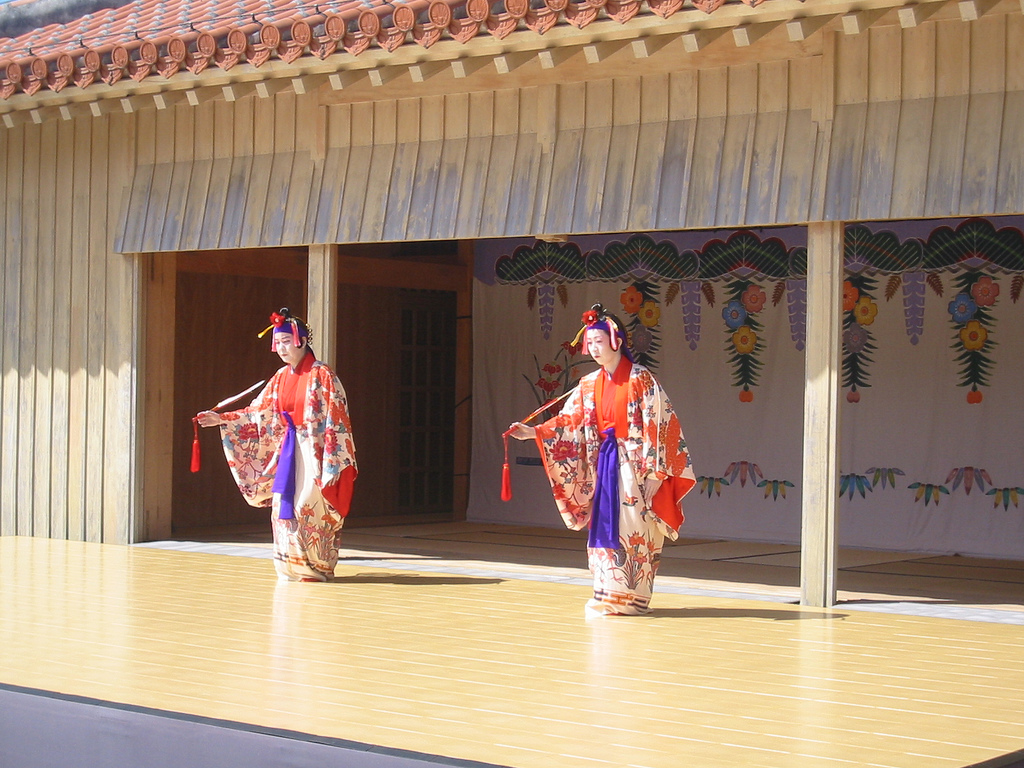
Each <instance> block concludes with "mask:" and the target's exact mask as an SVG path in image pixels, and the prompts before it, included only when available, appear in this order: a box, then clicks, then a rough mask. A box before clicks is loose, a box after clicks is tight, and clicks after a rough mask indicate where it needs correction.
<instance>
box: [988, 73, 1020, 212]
mask: <svg viewBox="0 0 1024 768" xmlns="http://www.w3.org/2000/svg"><path fill="white" fill-rule="evenodd" d="M1003 120H1004V121H1005V124H1006V126H1007V127H1008V128H1009V127H1017V126H1022V125H1024V91H1014V92H1012V93H1007V94H1006V96H1005V101H1004V104H1003ZM995 206H996V208H995V210H997V211H1024V142H1022V141H1021V140H1020V133H1019V132H1018V131H1017V130H1008V129H1004V130H1003V132H1002V139H1001V141H1000V145H999V171H998V176H997V181H996V201H995Z"/></svg>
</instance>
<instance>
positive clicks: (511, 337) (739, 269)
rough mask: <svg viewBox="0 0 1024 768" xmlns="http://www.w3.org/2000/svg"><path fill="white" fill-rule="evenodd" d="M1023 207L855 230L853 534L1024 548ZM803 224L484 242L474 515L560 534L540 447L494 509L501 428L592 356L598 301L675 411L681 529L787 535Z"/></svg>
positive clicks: (847, 541)
mask: <svg viewBox="0 0 1024 768" xmlns="http://www.w3.org/2000/svg"><path fill="white" fill-rule="evenodd" d="M1022 230H1024V219H1021V218H1019V217H1006V218H992V219H978V218H975V219H963V220H951V221H930V222H902V223H893V222H886V223H884V224H857V225H850V226H848V227H847V229H846V234H845V244H844V257H845V266H846V278H845V282H844V290H843V296H842V299H841V300H842V302H843V331H842V333H843V353H842V370H841V382H842V386H843V397H844V408H843V413H842V455H841V466H842V484H841V489H840V490H841V493H842V507H841V518H840V536H841V539H840V542H841V544H842V545H844V546H857V547H868V548H882V549H885V548H895V549H904V550H910V551H924V552H940V553H950V552H961V553H964V554H977V555H990V556H997V557H1011V558H1024V430H1021V429H1020V428H1019V426H1018V423H1017V422H1018V419H1019V416H1018V414H1019V412H1020V408H1021V403H1022V396H1024V377H1022V375H1021V373H1020V371H1021V366H1020V360H1021V359H1022V355H1024V302H1021V301H1020V298H1021V292H1022V288H1024V232H1022ZM806 265H807V249H806V230H805V229H803V228H800V227H787V228H779V229H762V230H730V231H704V232H677V233H652V234H648V233H626V234H622V235H619V236H605V237H581V238H576V239H572V240H570V241H567V242H557V243H549V242H541V241H525V240H524V241H486V242H483V243H480V244H478V247H477V260H476V283H475V309H474V315H475V319H476V321H477V323H478V327H480V328H484V329H487V330H485V331H484V332H483V333H480V334H477V338H476V342H475V351H474V366H475V370H474V379H475V384H474V386H475V390H474V431H475V435H474V461H473V483H472V491H471V499H470V517H471V518H472V519H478V520H499V521H507V522H524V523H530V524H539V525H555V524H557V522H558V520H557V515H556V514H555V512H554V507H553V503H552V502H551V499H550V492H549V490H548V487H547V483H546V481H545V479H544V476H543V472H542V471H541V470H540V468H539V467H537V466H535V465H533V463H532V457H533V451H532V450H531V448H532V446H531V445H530V444H528V443H527V444H518V445H515V446H513V451H514V452H516V453H517V459H518V461H519V462H521V463H517V464H516V465H515V466H514V468H513V484H514V486H515V496H514V499H513V501H512V502H509V503H507V504H502V503H501V502H500V501H499V500H498V494H499V491H500V486H499V484H498V475H497V471H498V470H500V466H501V441H500V434H501V431H502V430H503V429H504V428H505V427H506V426H507V425H508V423H509V422H510V421H512V420H513V419H515V418H519V417H521V416H522V415H525V414H526V413H529V412H530V411H532V410H533V409H534V408H536V407H537V404H538V403H539V402H543V401H544V400H545V399H546V398H549V397H552V396H554V395H557V394H560V393H561V392H563V391H565V390H566V389H567V388H569V387H572V386H573V385H574V384H575V382H576V381H577V380H578V379H579V377H580V376H581V375H583V374H584V373H586V372H588V371H590V370H593V364H592V363H590V362H589V358H587V357H586V356H585V355H583V354H582V353H581V352H580V350H578V349H576V348H573V347H572V346H571V345H570V344H569V343H568V342H569V341H570V340H571V339H572V338H573V337H574V336H575V334H576V331H577V330H578V328H579V317H580V314H581V312H582V311H583V310H584V309H586V308H588V307H589V306H590V304H591V303H593V302H595V301H601V302H602V303H603V304H604V305H605V306H606V307H609V308H610V309H612V310H613V311H615V312H616V313H617V314H618V315H619V316H620V317H621V318H622V319H623V321H624V322H625V324H626V326H627V328H628V330H629V333H630V337H631V339H632V344H633V347H634V350H635V351H636V353H637V358H638V360H639V361H640V362H642V363H643V364H644V365H647V366H648V367H650V368H651V369H652V370H653V371H654V372H655V374H656V375H657V377H658V379H659V380H660V381H661V382H662V384H663V385H664V387H665V388H666V390H667V392H668V394H669V397H670V398H671V399H672V402H673V404H674V405H675V406H676V408H677V410H678V411H679V413H680V419H681V421H682V425H683V428H684V430H685V431H686V434H687V439H688V442H689V444H690V446H691V450H692V456H693V461H694V466H695V470H696V472H697V474H698V476H699V484H698V487H697V489H696V490H695V491H694V493H692V494H690V496H689V497H688V498H687V500H686V504H685V508H686V514H687V522H686V524H685V528H684V530H683V535H687V536H698V537H709V538H711V537H715V538H717V537H721V538H730V539H758V540H767V541H779V542H788V543H795V542H796V541H798V540H799V529H800V484H801V481H800V473H801V439H802V434H801V430H802V423H803V417H802V399H803V375H804V372H803V349H804V345H805V342H806V338H805V329H806Z"/></svg>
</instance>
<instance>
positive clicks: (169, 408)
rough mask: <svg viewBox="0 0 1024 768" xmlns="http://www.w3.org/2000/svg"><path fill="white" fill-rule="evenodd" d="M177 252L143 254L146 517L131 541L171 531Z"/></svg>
mask: <svg viewBox="0 0 1024 768" xmlns="http://www.w3.org/2000/svg"><path fill="white" fill-rule="evenodd" d="M176 257H177V254H174V253H154V254H148V255H141V256H139V257H138V258H139V260H140V263H141V265H142V271H143V273H144V285H143V287H142V290H143V301H144V308H143V312H144V318H145V321H144V323H143V328H144V333H145V336H144V337H143V343H144V344H145V346H144V348H143V351H142V358H143V360H144V361H145V362H144V364H143V367H142V370H143V371H144V376H145V380H144V381H143V382H141V389H142V392H143V394H142V398H143V404H142V408H143V418H142V430H141V432H140V436H141V439H142V511H143V514H142V518H143V519H142V520H138V521H136V526H135V527H136V531H135V535H134V537H133V541H139V540H140V539H141V540H143V541H152V540H155V539H169V538H170V537H171V511H172V509H173V506H172V502H173V495H174V494H173V487H174V475H173V471H172V468H173V466H174V452H173V448H174V430H175V429H176V428H178V429H180V428H182V427H184V426H185V425H178V424H175V423H174V343H175V339H174V335H175V334H174V329H175V294H176V291H177V264H176Z"/></svg>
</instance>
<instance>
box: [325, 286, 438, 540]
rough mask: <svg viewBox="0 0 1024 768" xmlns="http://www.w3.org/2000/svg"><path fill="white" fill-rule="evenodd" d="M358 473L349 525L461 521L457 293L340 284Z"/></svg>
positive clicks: (343, 355)
mask: <svg viewBox="0 0 1024 768" xmlns="http://www.w3.org/2000/svg"><path fill="white" fill-rule="evenodd" d="M339 308H340V311H339V329H338V338H339V344H338V375H339V377H340V378H341V380H342V383H343V385H344V386H345V391H346V393H347V395H348V400H349V406H350V410H351V414H352V431H353V432H354V434H355V439H356V459H357V461H358V463H359V479H358V480H357V481H356V486H355V494H354V496H353V500H352V514H351V515H350V516H349V520H348V521H346V525H347V526H359V525H390V524H399V523H403V524H404V523H420V522H438V521H446V520H452V519H454V507H453V474H454V466H455V459H454V456H455V447H454V446H455V440H454V434H455V426H454V425H455V355H456V334H455V322H456V295H455V293H454V292H448V291H426V290H412V289H405V288H388V287H382V286H367V285H351V284H342V285H341V286H339Z"/></svg>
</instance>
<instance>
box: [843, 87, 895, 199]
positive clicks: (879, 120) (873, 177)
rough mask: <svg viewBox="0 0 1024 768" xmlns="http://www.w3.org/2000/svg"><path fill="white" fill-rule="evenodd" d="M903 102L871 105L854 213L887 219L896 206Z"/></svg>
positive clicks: (885, 102)
mask: <svg viewBox="0 0 1024 768" xmlns="http://www.w3.org/2000/svg"><path fill="white" fill-rule="evenodd" d="M899 126H900V102H898V101H873V102H871V103H870V104H868V105H867V118H866V123H865V127H864V130H865V135H866V136H867V137H870V141H865V142H864V150H863V152H864V154H863V157H862V159H861V167H860V168H861V169H860V176H861V178H860V184H859V187H858V189H859V190H860V194H859V195H857V200H856V206H855V208H854V210H853V216H854V217H855V218H860V219H884V218H887V217H888V216H889V211H890V210H891V207H892V196H893V185H894V183H895V178H894V175H895V170H896V142H897V138H898V136H899Z"/></svg>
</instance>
